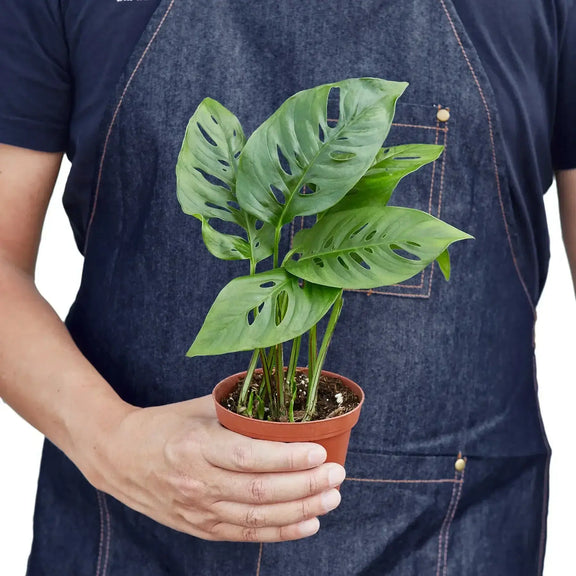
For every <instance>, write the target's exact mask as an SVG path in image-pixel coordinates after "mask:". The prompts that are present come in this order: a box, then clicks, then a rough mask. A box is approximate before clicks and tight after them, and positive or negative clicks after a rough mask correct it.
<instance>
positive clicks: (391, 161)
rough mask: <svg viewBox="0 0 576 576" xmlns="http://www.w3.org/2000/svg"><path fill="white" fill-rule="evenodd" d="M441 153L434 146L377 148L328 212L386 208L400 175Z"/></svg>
mask: <svg viewBox="0 0 576 576" xmlns="http://www.w3.org/2000/svg"><path fill="white" fill-rule="evenodd" d="M443 150H444V146H437V145H435V144H405V145H402V146H393V147H392V148H382V149H380V150H379V151H378V154H376V158H375V159H374V162H373V163H372V166H370V168H369V169H368V171H367V172H366V174H364V176H362V178H360V180H359V181H358V182H357V183H356V185H355V186H354V188H353V189H352V190H350V192H348V194H346V196H344V198H343V199H342V200H340V202H338V204H336V205H335V206H333V207H332V208H330V210H329V211H328V212H330V213H334V212H340V211H342V210H351V209H353V208H360V207H363V206H373V205H378V206H386V204H388V201H389V200H390V197H391V196H392V192H394V190H395V188H396V186H397V185H398V182H400V180H402V178H404V176H407V175H408V174H411V173H412V172H415V171H416V170H418V169H419V168H421V167H422V166H425V165H426V164H429V163H430V162H434V161H435V160H436V159H437V158H438V157H439V156H440V154H442V151H443ZM328 212H327V213H328Z"/></svg>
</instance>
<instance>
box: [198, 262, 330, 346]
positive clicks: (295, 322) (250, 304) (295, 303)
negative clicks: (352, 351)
mask: <svg viewBox="0 0 576 576" xmlns="http://www.w3.org/2000/svg"><path fill="white" fill-rule="evenodd" d="M339 294H340V290H339V289H337V288H329V287H327V286H318V285H316V284H313V283H311V282H306V283H305V284H304V286H302V287H301V286H300V285H299V281H298V278H296V277H294V276H292V275H291V274H289V273H288V272H287V271H286V270H283V269H281V268H277V269H275V270H270V271H268V272H263V273H261V274H256V275H255V276H242V277H240V278H235V279H234V280H232V281H231V282H229V283H228V284H227V285H226V286H225V287H224V288H223V289H222V290H221V292H220V294H218V296H217V297H216V300H215V302H214V304H213V305H212V307H211V308H210V311H209V312H208V314H207V316H206V319H205V320H204V324H203V326H202V328H201V329H200V332H199V333H198V336H196V339H195V340H194V343H193V344H192V346H191V348H190V350H189V351H188V354H187V355H188V356H212V355H215V354H226V353H228V352H239V351H241V350H253V349H255V348H266V347H268V346H274V345H276V344H278V343H280V342H285V341H286V340H290V339H292V338H295V337H296V336H300V335H301V334H303V333H304V332H306V331H307V330H309V329H310V328H311V327H312V326H314V325H315V324H316V323H317V322H318V321H319V320H320V319H321V318H322V317H323V316H324V315H325V314H326V312H328V310H329V309H330V307H331V306H332V304H333V303H334V301H335V300H336V298H337V297H338V295H339ZM280 299H282V300H286V301H285V302H284V303H283V304H284V305H285V306H286V313H285V314H284V317H283V319H282V321H281V322H279V323H277V308H278V306H279V305H280V304H281V302H280ZM254 310H257V311H258V312H257V313H256V314H254Z"/></svg>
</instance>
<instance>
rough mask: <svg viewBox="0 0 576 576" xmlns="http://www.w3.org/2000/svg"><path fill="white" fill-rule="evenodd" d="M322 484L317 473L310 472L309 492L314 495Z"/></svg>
mask: <svg viewBox="0 0 576 576" xmlns="http://www.w3.org/2000/svg"><path fill="white" fill-rule="evenodd" d="M319 488H320V485H319V482H318V477H317V476H316V474H314V473H312V474H308V494H309V495H310V496H312V495H313V494H316V493H317V492H318V491H319Z"/></svg>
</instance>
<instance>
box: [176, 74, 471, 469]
mask: <svg viewBox="0 0 576 576" xmlns="http://www.w3.org/2000/svg"><path fill="white" fill-rule="evenodd" d="M406 87H407V83H403V82H390V81H386V80H383V79H378V78H351V79H347V80H343V81H341V82H335V83H332V84H324V85H321V86H317V87H314V88H311V89H309V90H304V91H302V92H298V93H297V94H295V95H293V96H291V97H290V98H288V99H287V100H286V101H285V102H284V103H283V104H282V105H281V106H280V108H279V109H278V110H277V111H276V112H275V113H274V114H272V116H270V117H269V118H268V119H267V120H266V121H265V122H264V123H263V124H261V125H260V126H259V127H258V128H257V129H256V130H255V131H254V133H253V134H252V135H251V136H250V137H249V138H248V139H246V137H245V135H244V133H243V130H242V127H241V125H240V122H239V121H238V119H237V118H236V117H235V116H234V114H232V113H231V112H230V111H229V110H227V109H226V108H225V107H224V106H222V105H221V104H220V103H218V102H216V101H215V100H212V99H210V98H206V99H205V100H203V101H202V102H201V103H200V105H199V106H198V108H197V109H196V111H195V113H194V115H193V116H192V118H191V119H190V122H189V124H188V127H187V130H186V135H185V138H184V141H183V144H182V148H181V151H180V155H179V158H178V163H177V167H176V173H177V193H178V199H179V202H180V205H181V207H182V209H183V211H184V212H185V213H186V214H190V215H192V216H194V217H196V218H197V219H198V220H200V222H201V226H202V236H203V239H204V243H205V245H206V247H207V248H208V250H209V251H210V252H211V253H212V254H213V255H214V256H216V257H217V258H221V259H224V260H247V261H248V263H249V274H248V275H246V276H241V277H237V278H235V279H233V280H232V281H231V282H229V283H228V284H227V285H226V286H224V288H223V289H222V290H221V292H220V293H219V294H218V296H217V297H216V300H215V301H214V303H213V305H212V307H211V308H210V310H209V312H208V314H207V316H206V319H205V321H204V324H203V326H202V328H201V329H200V332H199V333H198V335H197V336H196V339H195V340H194V342H193V344H192V346H191V347H190V349H189V351H188V354H187V355H188V356H203V355H215V354H226V353H231V352H239V351H249V350H251V351H253V353H252V358H251V361H250V363H249V366H248V368H247V371H246V372H244V373H241V374H235V375H232V376H230V377H229V378H226V379H225V380H224V381H222V382H221V383H220V384H218V386H216V388H215V390H214V394H213V395H214V398H215V402H216V407H217V413H218V417H219V419H220V421H221V423H222V424H223V425H224V426H226V427H227V428H230V429H232V430H234V431H237V432H240V433H243V434H245V435H248V436H251V437H254V438H263V439H272V440H281V441H313V442H318V443H320V444H323V445H324V446H325V447H326V449H327V450H328V460H329V461H337V462H340V463H342V464H344V459H345V454H346V449H347V445H348V439H349V435H350V429H351V428H352V426H353V425H354V424H355V423H356V421H357V420H358V416H359V411H360V407H361V404H362V401H363V397H364V395H363V392H362V390H361V389H360V387H359V386H358V385H356V384H355V383H353V382H351V381H350V380H348V379H346V378H344V377H343V376H339V375H335V374H331V373H329V372H326V371H324V370H323V366H324V361H325V358H326V353H327V351H328V346H329V344H330V340H331V338H332V335H333V333H334V328H335V326H336V323H337V320H338V317H339V314H340V310H341V309H342V304H343V296H342V294H343V290H345V289H369V288H374V287H377V286H384V285H390V284H396V283H398V282H401V281H404V280H407V279H408V278H411V277H412V276H414V275H415V274H418V273H419V272H421V271H422V270H423V269H424V268H425V267H426V266H428V265H430V264H431V263H432V262H434V261H436V262H437V263H438V265H439V267H440V269H441V271H442V273H443V274H444V276H445V278H446V279H447V280H448V279H449V275H450V260H449V255H448V247H449V246H450V244H452V243H453V242H456V241H458V240H463V239H466V238H471V236H470V235H468V234H466V233H465V232H462V231H460V230H458V229H456V228H454V227H453V226H451V225H449V224H447V223H445V222H442V221H441V220H438V219H437V218H434V217H433V216H431V215H430V214H428V213H425V212H421V211H419V210H414V209H410V208H402V207H397V206H388V205H387V204H388V200H389V199H390V197H391V195H392V192H393V191H394V189H395V187H396V185H397V184H398V182H399V181H400V180H401V179H402V178H403V177H404V176H406V175H408V174H409V173H411V172H413V171H415V170H417V169H418V168H420V167H421V166H423V165H425V164H427V163H429V162H432V161H434V160H435V159H436V158H438V156H439V155H440V154H441V153H442V149H443V147H442V146H435V145H423V144H408V145H405V146H396V147H390V148H383V147H382V146H383V143H384V141H385V139H386V136H387V134H388V131H389V129H390V126H391V124H392V119H393V116H394V110H395V106H396V101H397V99H398V98H399V97H400V96H401V94H402V93H403V92H404V90H405V89H406ZM331 107H332V108H333V109H334V112H332V113H329V108H331ZM331 115H332V116H334V115H337V118H330V116H331ZM311 215H315V216H316V221H315V223H314V224H313V225H312V226H311V227H309V228H304V229H302V230H300V231H299V232H297V233H296V234H295V236H294V238H293V242H292V245H291V247H289V248H288V249H287V250H285V253H284V254H281V253H280V252H281V246H282V243H281V240H282V234H283V232H285V229H286V227H287V226H289V225H290V224H291V223H292V221H293V220H294V219H295V218H296V217H300V216H311ZM215 221H216V222H218V221H220V222H224V223H225V224H224V226H223V228H222V227H220V229H217V228H215V227H214V222H215ZM236 230H237V231H238V233H237V234H235V233H234V232H235V231H236ZM265 261H267V263H268V265H267V269H266V270H260V269H257V268H260V267H261V263H263V262H265ZM270 261H271V262H270ZM328 312H330V315H329V317H328V322H327V325H326V327H325V330H324V333H323V335H322V338H321V340H320V343H319V345H318V340H319V335H318V324H319V322H320V321H321V320H322V319H323V318H324V317H325V316H327V315H328ZM303 338H304V341H305V342H306V345H305V348H307V356H308V362H307V367H306V368H298V366H297V364H298V358H299V354H300V351H301V343H302V342H303ZM288 343H290V344H289V345H288ZM302 348H303V349H304V346H303V347H302ZM288 351H289V356H288V360H287V362H286V358H285V353H286V354H287V353H288ZM258 364H260V368H258ZM321 386H324V387H327V389H329V390H330V392H329V393H323V394H322V395H321V397H322V398H323V399H325V398H326V397H327V396H328V397H331V400H332V402H333V403H332V405H328V406H324V405H323V406H322V410H320V409H319V404H318V398H319V393H318V390H319V387H321ZM323 404H325V402H324V401H323Z"/></svg>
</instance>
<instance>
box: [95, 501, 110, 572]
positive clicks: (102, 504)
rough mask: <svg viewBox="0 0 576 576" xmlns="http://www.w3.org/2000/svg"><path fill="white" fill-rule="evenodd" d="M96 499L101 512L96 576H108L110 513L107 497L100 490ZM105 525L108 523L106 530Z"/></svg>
mask: <svg viewBox="0 0 576 576" xmlns="http://www.w3.org/2000/svg"><path fill="white" fill-rule="evenodd" d="M96 498H97V499H98V509H99V511H100V542H99V544H98V562H97V563H96V576H106V572H107V571H108V556H109V553H110V533H111V530H110V512H109V511H108V503H107V502H106V495H105V494H104V493H103V492H100V490H96ZM104 523H106V528H104ZM104 532H106V544H104ZM103 551H104V560H103V561H102V552H103ZM100 567H102V572H100Z"/></svg>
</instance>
